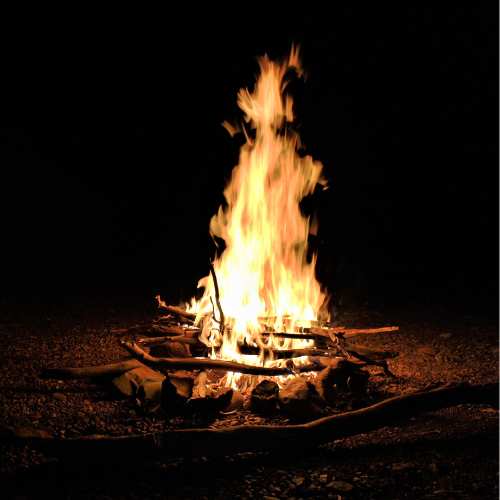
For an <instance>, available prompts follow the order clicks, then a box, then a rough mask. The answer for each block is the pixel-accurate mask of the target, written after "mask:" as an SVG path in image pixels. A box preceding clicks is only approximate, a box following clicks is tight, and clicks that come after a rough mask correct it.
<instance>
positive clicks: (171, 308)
mask: <svg viewBox="0 0 500 500" xmlns="http://www.w3.org/2000/svg"><path fill="white" fill-rule="evenodd" d="M156 299H157V300H158V308H159V309H165V310H167V311H168V312H170V313H172V314H175V315H177V316H180V317H181V318H182V319H183V320H185V321H186V322H188V323H194V320H195V319H196V314H194V313H190V312H187V311H184V310H183V309H180V308H178V307H174V306H167V304H165V302H163V300H161V299H160V296H159V295H158V296H157V297H156Z"/></svg>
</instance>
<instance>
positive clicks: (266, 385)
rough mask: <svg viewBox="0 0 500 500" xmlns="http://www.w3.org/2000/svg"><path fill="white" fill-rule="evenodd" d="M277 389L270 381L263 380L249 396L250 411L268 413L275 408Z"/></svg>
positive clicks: (274, 383) (275, 384)
mask: <svg viewBox="0 0 500 500" xmlns="http://www.w3.org/2000/svg"><path fill="white" fill-rule="evenodd" d="M279 391H280V389H279V387H278V384H277V383H276V382H273V381H272V380H263V381H262V382H261V383H260V384H258V385H257V386H256V387H255V388H254V390H253V391H252V394H251V395H250V405H251V408H252V411H255V412H256V413H269V412H270V411H272V410H273V409H274V408H275V407H276V403H277V402H278V394H279Z"/></svg>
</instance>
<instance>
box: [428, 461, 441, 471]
mask: <svg viewBox="0 0 500 500" xmlns="http://www.w3.org/2000/svg"><path fill="white" fill-rule="evenodd" d="M427 468H428V469H429V470H430V471H431V472H434V473H437V471H438V468H437V466H436V464H435V463H432V464H429V466H428V467H427Z"/></svg>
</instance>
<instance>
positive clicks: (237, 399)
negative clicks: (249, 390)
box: [221, 390, 245, 414]
mask: <svg viewBox="0 0 500 500" xmlns="http://www.w3.org/2000/svg"><path fill="white" fill-rule="evenodd" d="M244 402H245V398H244V397H243V395H242V394H240V393H239V392H238V391H234V390H233V395H232V397H231V402H230V403H229V406H227V407H226V408H223V409H222V410H221V413H224V414H228V413H233V412H235V411H237V410H239V409H240V408H241V407H242V406H243V403H244Z"/></svg>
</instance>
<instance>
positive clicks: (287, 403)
mask: <svg viewBox="0 0 500 500" xmlns="http://www.w3.org/2000/svg"><path fill="white" fill-rule="evenodd" d="M278 402H279V406H280V408H281V410H282V411H283V412H284V413H287V414H288V415H290V416H291V417H295V418H299V419H304V418H305V419H308V418H317V417H320V416H321V415H322V414H323V411H324V408H325V406H326V402H325V400H324V399H323V398H322V397H321V396H320V395H319V394H318V391H317V390H316V387H315V386H314V385H313V384H312V383H311V382H308V381H307V380H305V379H303V378H301V377H295V378H293V379H291V380H290V381H289V382H288V383H287V384H286V385H285V387H284V388H283V389H282V390H281V392H280V394H279V397H278Z"/></svg>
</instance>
